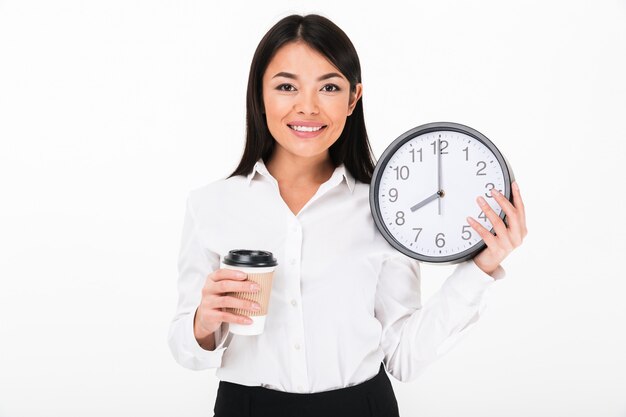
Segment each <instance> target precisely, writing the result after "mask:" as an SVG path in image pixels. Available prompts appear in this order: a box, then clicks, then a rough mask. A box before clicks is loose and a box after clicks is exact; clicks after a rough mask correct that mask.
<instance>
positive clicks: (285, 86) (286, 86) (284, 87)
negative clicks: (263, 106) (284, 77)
mask: <svg viewBox="0 0 626 417" xmlns="http://www.w3.org/2000/svg"><path fill="white" fill-rule="evenodd" d="M276 89H277V90H278V91H295V90H296V88H295V87H294V86H293V85H291V84H281V85H279V86H278V87H276Z"/></svg>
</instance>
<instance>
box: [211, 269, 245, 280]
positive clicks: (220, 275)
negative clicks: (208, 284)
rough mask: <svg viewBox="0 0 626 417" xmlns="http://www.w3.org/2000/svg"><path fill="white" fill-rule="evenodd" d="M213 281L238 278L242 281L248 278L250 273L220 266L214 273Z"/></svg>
mask: <svg viewBox="0 0 626 417" xmlns="http://www.w3.org/2000/svg"><path fill="white" fill-rule="evenodd" d="M212 276H213V281H219V280H222V279H238V280H240V281H242V280H244V279H246V278H248V274H246V273H245V272H242V271H237V270H235V269H228V268H220V269H217V270H215V272H213V274H212Z"/></svg>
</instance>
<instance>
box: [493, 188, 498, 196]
mask: <svg viewBox="0 0 626 417" xmlns="http://www.w3.org/2000/svg"><path fill="white" fill-rule="evenodd" d="M491 194H494V195H498V194H500V192H499V191H498V190H496V189H495V188H492V189H491Z"/></svg>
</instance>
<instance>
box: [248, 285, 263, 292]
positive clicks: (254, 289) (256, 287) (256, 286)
mask: <svg viewBox="0 0 626 417" xmlns="http://www.w3.org/2000/svg"><path fill="white" fill-rule="evenodd" d="M250 289H251V290H252V291H259V290H260V289H261V286H260V285H259V284H252V285H251V286H250Z"/></svg>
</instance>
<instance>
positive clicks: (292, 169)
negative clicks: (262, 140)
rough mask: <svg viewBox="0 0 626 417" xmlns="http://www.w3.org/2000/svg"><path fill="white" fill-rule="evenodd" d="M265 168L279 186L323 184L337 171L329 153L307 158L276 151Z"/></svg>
mask: <svg viewBox="0 0 626 417" xmlns="http://www.w3.org/2000/svg"><path fill="white" fill-rule="evenodd" d="M265 166H266V168H267V170H268V171H269V173H270V174H272V177H274V178H276V181H278V183H279V184H287V185H294V186H307V185H320V184H323V183H324V182H326V181H327V180H328V179H329V178H330V177H331V176H332V174H333V172H334V171H335V166H334V165H333V163H332V161H331V159H330V156H329V155H328V152H327V153H326V154H322V155H319V156H313V157H308V158H307V157H299V156H297V155H292V154H289V155H286V154H283V153H280V152H276V151H275V152H274V153H273V154H272V156H270V160H269V161H268V162H267V163H266V165H265Z"/></svg>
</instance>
